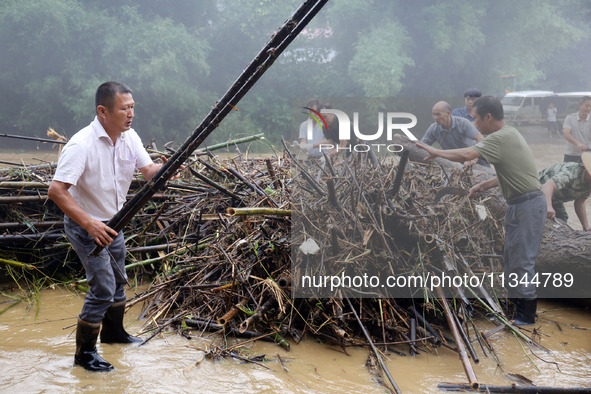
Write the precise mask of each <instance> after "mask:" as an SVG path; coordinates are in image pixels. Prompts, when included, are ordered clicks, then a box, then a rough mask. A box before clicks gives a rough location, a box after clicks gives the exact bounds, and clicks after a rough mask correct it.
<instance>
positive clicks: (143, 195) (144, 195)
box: [92, 0, 328, 255]
mask: <svg viewBox="0 0 591 394" xmlns="http://www.w3.org/2000/svg"><path fill="white" fill-rule="evenodd" d="M327 1H328V0H307V1H305V2H304V3H303V4H302V5H301V6H300V7H299V8H298V9H297V10H296V11H295V12H294V14H293V15H292V16H291V18H289V19H288V20H287V21H286V22H285V24H284V25H283V26H282V27H281V28H280V29H279V30H278V31H276V32H275V33H274V35H273V37H272V38H271V40H269V42H268V43H267V44H266V45H265V46H264V47H263V49H262V50H261V51H260V52H259V53H258V54H257V56H255V58H254V60H253V61H252V62H251V63H250V64H249V65H248V67H247V68H246V69H245V70H244V71H243V72H242V74H241V75H240V76H239V77H238V79H237V80H236V82H234V84H233V85H232V86H231V87H230V89H229V90H228V91H227V92H226V93H225V94H224V96H223V97H222V98H221V99H219V100H218V102H217V104H216V105H215V106H214V107H213V109H212V110H211V111H210V112H209V114H208V115H207V116H206V118H205V119H204V120H203V121H202V122H201V124H200V125H199V126H198V127H197V128H196V129H195V130H194V131H193V133H192V134H191V136H190V137H189V138H188V139H187V140H186V141H185V143H184V144H183V145H182V146H181V147H180V148H179V150H178V151H177V152H175V153H174V154H173V155H172V157H171V158H170V160H168V161H167V162H166V163H164V165H163V166H162V167H161V168H160V170H159V171H158V172H157V173H156V175H155V176H154V177H153V178H152V179H150V181H148V182H147V183H146V184H145V185H144V186H143V187H142V189H141V190H140V191H139V192H138V193H137V195H136V196H135V197H134V198H133V199H131V200H129V201H128V202H127V203H126V204H125V205H124V206H123V208H121V210H120V211H119V212H117V214H115V216H114V217H113V218H112V219H111V220H109V222H108V223H107V225H108V226H109V227H111V228H112V229H114V230H115V231H121V230H122V229H123V227H124V226H125V225H126V224H127V223H129V221H130V220H131V219H132V218H133V216H135V214H136V213H137V212H138V211H139V210H140V209H141V208H142V207H143V206H144V205H145V204H146V203H147V202H148V201H149V200H150V198H151V197H152V195H153V194H154V193H156V192H157V191H158V190H159V189H161V188H163V187H164V185H165V184H166V182H167V181H168V179H170V178H171V177H173V176H174V174H175V173H176V172H177V170H178V169H179V168H180V167H181V166H182V165H183V163H184V162H185V161H186V160H187V158H189V156H190V155H191V154H192V153H193V151H195V149H197V148H198V147H199V145H201V143H203V141H205V139H206V138H207V137H208V136H209V135H210V134H211V133H212V132H213V131H214V130H215V128H216V127H217V126H218V125H219V124H220V122H221V121H222V120H223V119H224V118H225V117H226V115H227V114H228V113H229V112H230V111H232V110H233V109H234V108H235V107H236V105H238V102H239V101H240V99H242V97H244V95H245V94H246V93H247V92H248V91H249V90H250V88H251V87H252V86H253V85H254V84H255V83H256V82H257V81H258V80H259V78H260V77H261V76H262V75H263V74H264V73H265V71H266V70H267V69H268V68H269V67H271V65H272V64H273V63H274V62H275V59H276V58H277V57H278V56H279V55H280V54H281V53H282V52H283V51H284V50H285V48H287V46H288V45H289V44H290V43H291V42H292V41H293V40H294V39H295V38H296V36H297V35H298V34H299V33H300V32H301V31H302V29H303V28H304V27H305V26H306V25H307V24H308V23H309V22H310V21H311V20H312V19H313V18H314V16H315V15H316V14H317V13H318V12H319V11H320V10H321V9H322V7H323V6H324V5H325V4H326V3H327ZM101 250H102V247H100V246H97V247H96V248H95V249H94V251H93V252H92V253H93V255H98V254H99V253H100V251H101Z"/></svg>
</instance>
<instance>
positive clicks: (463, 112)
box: [451, 88, 482, 122]
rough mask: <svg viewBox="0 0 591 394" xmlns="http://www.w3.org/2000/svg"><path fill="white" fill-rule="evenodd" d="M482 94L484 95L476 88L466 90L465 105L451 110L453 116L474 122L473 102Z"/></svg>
mask: <svg viewBox="0 0 591 394" xmlns="http://www.w3.org/2000/svg"><path fill="white" fill-rule="evenodd" d="M480 96H482V93H481V92H480V90H478V89H476V88H470V89H468V90H466V91H465V92H464V107H462V108H455V109H454V110H453V111H451V114H452V115H453V116H458V117H460V118H464V119H468V120H469V121H470V122H474V117H473V116H472V103H473V102H474V100H476V99H477V98H478V97H480Z"/></svg>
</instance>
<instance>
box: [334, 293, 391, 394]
mask: <svg viewBox="0 0 591 394" xmlns="http://www.w3.org/2000/svg"><path fill="white" fill-rule="evenodd" d="M345 299H346V300H347V302H348V303H349V308H351V311H353V314H354V315H355V319H357V323H359V327H361V331H363V335H365V338H366V339H367V342H369V346H370V347H371V350H372V351H373V353H374V354H375V356H376V358H377V359H378V363H379V364H380V367H381V368H382V371H384V373H385V374H386V376H387V377H388V380H389V381H390V384H391V385H392V387H393V388H394V392H396V393H398V394H400V393H402V392H401V391H400V389H399V388H398V386H397V385H396V382H395V381H394V379H393V378H392V375H390V371H388V367H386V364H384V360H382V356H380V353H379V352H378V349H376V347H375V345H374V344H373V341H372V340H371V337H370V336H369V333H368V332H367V330H366V329H365V326H363V323H362V322H361V319H359V315H357V311H356V310H355V308H353V304H352V303H351V300H349V298H348V297H347V296H345Z"/></svg>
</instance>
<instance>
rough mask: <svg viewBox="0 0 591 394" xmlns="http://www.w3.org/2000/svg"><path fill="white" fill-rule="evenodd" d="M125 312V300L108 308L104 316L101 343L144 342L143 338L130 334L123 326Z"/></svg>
mask: <svg viewBox="0 0 591 394" xmlns="http://www.w3.org/2000/svg"><path fill="white" fill-rule="evenodd" d="M124 314H125V301H124V302H118V303H116V304H113V305H111V306H110V307H109V309H107V312H106V313H105V317H104V318H103V329H102V330H101V343H136V342H142V339H141V338H138V337H134V336H132V335H129V334H128V333H127V331H125V328H123V315H124Z"/></svg>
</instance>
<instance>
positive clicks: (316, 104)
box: [306, 98, 320, 109]
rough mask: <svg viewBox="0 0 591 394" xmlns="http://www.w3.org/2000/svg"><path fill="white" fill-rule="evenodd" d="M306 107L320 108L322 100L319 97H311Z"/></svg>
mask: <svg viewBox="0 0 591 394" xmlns="http://www.w3.org/2000/svg"><path fill="white" fill-rule="evenodd" d="M306 107H308V108H312V107H316V108H317V109H318V108H320V100H318V99H317V98H311V99H310V100H308V102H307V103H306Z"/></svg>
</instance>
